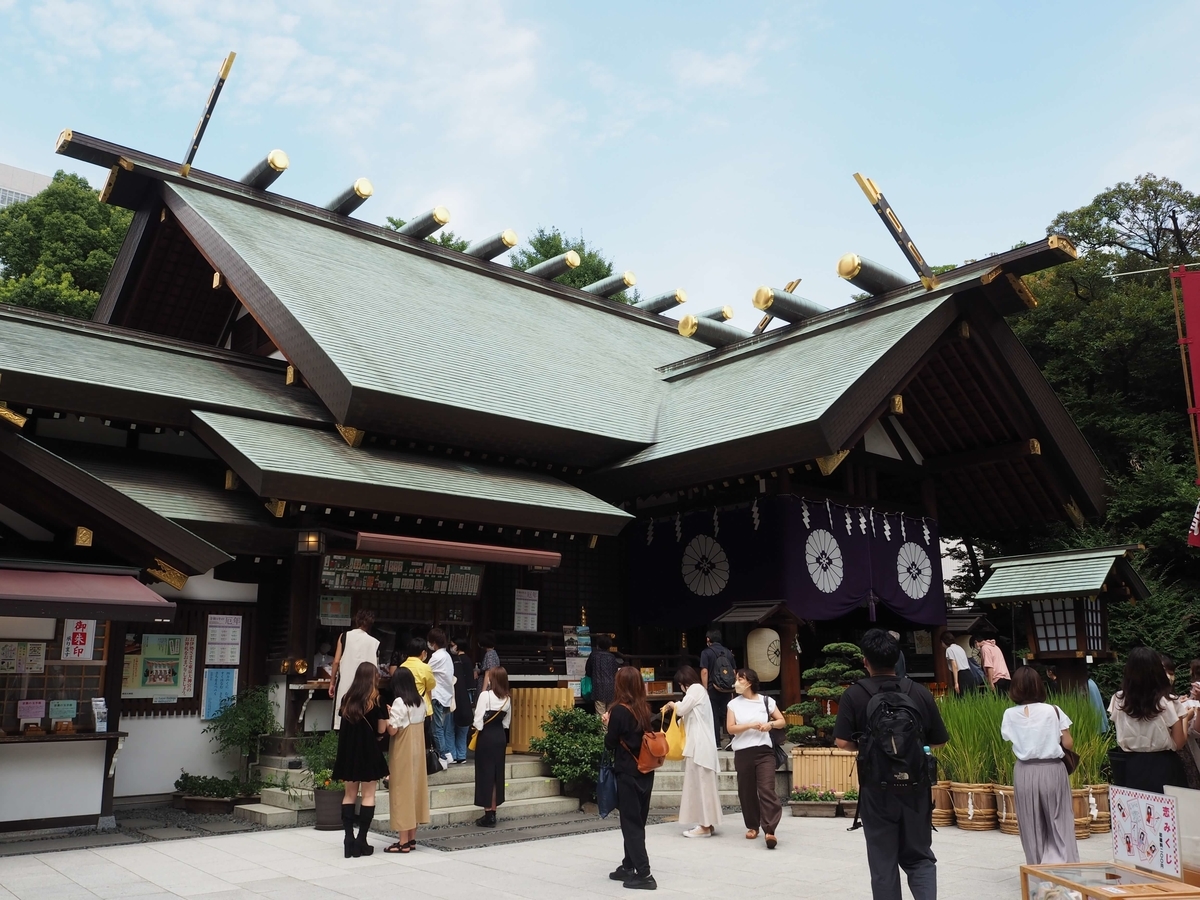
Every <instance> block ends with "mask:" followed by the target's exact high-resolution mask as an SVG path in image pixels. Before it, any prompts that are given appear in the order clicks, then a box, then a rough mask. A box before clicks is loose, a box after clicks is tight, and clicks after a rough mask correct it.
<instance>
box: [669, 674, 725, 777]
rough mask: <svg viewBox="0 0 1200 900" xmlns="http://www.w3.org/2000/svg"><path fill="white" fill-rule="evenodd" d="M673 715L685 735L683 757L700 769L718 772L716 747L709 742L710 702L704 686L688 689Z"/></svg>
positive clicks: (710, 729)
mask: <svg viewBox="0 0 1200 900" xmlns="http://www.w3.org/2000/svg"><path fill="white" fill-rule="evenodd" d="M675 714H676V715H677V716H679V718H680V719H682V720H683V730H684V733H685V735H686V737H685V739H684V742H683V755H684V757H685V758H688V759H690V760H691V761H692V762H693V763H695V764H696V765H698V766H700V768H702V769H711V770H712V771H714V772H717V771H719V770H720V764H719V762H718V760H717V745H716V742H715V741H712V740H710V737H711V735H712V733H713V709H712V700H710V699H709V696H708V691H706V690H705V689H704V686H703V685H701V684H699V683H697V684H693V685H692V686H691V687H689V688H688V689H687V693H685V694H684V695H683V699H682V700H680V701H679V703H678V705H676V707H675Z"/></svg>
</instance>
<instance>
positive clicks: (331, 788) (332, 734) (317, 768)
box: [289, 731, 346, 831]
mask: <svg viewBox="0 0 1200 900" xmlns="http://www.w3.org/2000/svg"><path fill="white" fill-rule="evenodd" d="M337 745H338V733H337V732H336V731H326V732H325V733H324V734H322V735H319V736H316V737H311V738H306V739H305V740H303V741H300V742H299V743H298V744H297V746H296V751H297V752H298V753H299V755H300V758H301V759H302V760H303V761H304V768H305V769H306V770H307V772H308V774H307V775H306V776H305V778H304V781H302V782H301V784H300V787H299V788H298V789H295V790H289V794H298V793H301V792H303V790H304V789H306V788H307V789H311V790H312V793H313V803H314V804H315V806H316V815H317V820H316V823H315V827H316V829H317V830H318V831H337V830H338V829H339V828H341V827H342V797H343V795H344V794H345V790H346V786H345V785H344V784H342V782H340V781H334V780H333V763H334V760H336V759H337Z"/></svg>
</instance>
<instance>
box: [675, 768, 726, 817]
mask: <svg viewBox="0 0 1200 900" xmlns="http://www.w3.org/2000/svg"><path fill="white" fill-rule="evenodd" d="M679 821H680V822H683V823H684V824H691V823H695V824H697V825H703V826H705V827H708V826H709V825H720V824H721V794H720V791H719V788H718V783H717V773H716V772H714V771H713V770H712V769H706V768H704V767H703V766H698V765H696V764H695V763H694V762H692V758H691V757H690V756H688V757H684V760H683V796H682V797H681V798H680V800H679Z"/></svg>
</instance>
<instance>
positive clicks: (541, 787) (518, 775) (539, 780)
mask: <svg viewBox="0 0 1200 900" xmlns="http://www.w3.org/2000/svg"><path fill="white" fill-rule="evenodd" d="M504 777H505V781H504V793H505V801H504V804H503V805H502V806H501V807H500V808H499V810H498V811H497V818H498V819H499V820H500V821H505V820H508V819H518V818H526V817H529V816H550V815H561V814H564V813H573V812H577V811H578V810H579V801H578V800H576V799H575V798H574V797H563V796H562V795H561V791H562V786H561V785H560V784H559V782H558V779H557V778H551V777H550V770H549V769H548V768H547V767H546V765H545V764H544V763H543V762H542V761H541V760H540V759H539V758H538V757H536V756H526V755H523V754H516V753H514V754H512V755H510V756H509V757H508V763H507V765H506V766H505V770H504ZM389 800H390V795H389V792H388V791H379V792H377V793H376V795H375V822H374V824H373V825H372V826H371V827H372V829H373V830H375V831H389V830H390V826H389V823H388V809H389V806H388V804H389ZM482 814H483V811H482V810H481V809H480V808H479V807H478V806H476V805H475V763H473V762H470V761H468V762H465V763H463V764H462V765H457V766H451V767H450V768H449V769H447V770H446V771H445V772H438V773H437V774H435V775H431V776H429V815H430V823H429V824H430V825H461V824H464V823H468V822H473V821H474V820H475V819H477V818H479V816H481V815H482Z"/></svg>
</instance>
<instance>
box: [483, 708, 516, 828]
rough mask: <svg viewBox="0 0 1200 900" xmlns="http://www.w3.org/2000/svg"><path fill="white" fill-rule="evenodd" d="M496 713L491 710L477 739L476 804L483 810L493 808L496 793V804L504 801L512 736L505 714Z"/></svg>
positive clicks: (484, 719) (485, 717)
mask: <svg viewBox="0 0 1200 900" xmlns="http://www.w3.org/2000/svg"><path fill="white" fill-rule="evenodd" d="M505 702H508V701H505ZM496 712H497V710H494V709H493V710H489V711H488V713H487V715H485V716H484V717H483V730H482V731H480V732H479V737H477V738H476V739H475V805H476V806H478V807H480V808H481V809H491V808H492V797H493V796H495V798H496V806H499V805H500V804H502V803H503V802H504V766H505V764H506V763H507V762H508V758H507V756H506V752H507V750H508V735H507V734H506V733H505V731H504V713H503V712H501V713H500V715H496ZM489 720H490V721H489ZM493 791H494V792H495V793H494V794H493Z"/></svg>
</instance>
